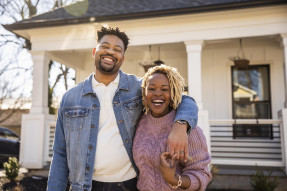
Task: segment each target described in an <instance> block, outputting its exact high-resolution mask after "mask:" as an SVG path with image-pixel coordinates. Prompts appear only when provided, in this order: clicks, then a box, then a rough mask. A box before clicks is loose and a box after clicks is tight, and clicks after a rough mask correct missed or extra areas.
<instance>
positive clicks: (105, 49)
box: [95, 35, 125, 74]
mask: <svg viewBox="0 0 287 191" xmlns="http://www.w3.org/2000/svg"><path fill="white" fill-rule="evenodd" d="M124 53H125V51H124V43H123V41H122V40H121V39H120V38H119V37H117V36H115V35H105V36H103V38H102V39H101V40H100V41H99V44H98V46H97V48H96V53H95V65H96V68H97V70H98V71H100V72H101V73H102V74H115V73H117V72H118V71H119V69H120V67H121V65H122V63H123V61H124Z"/></svg>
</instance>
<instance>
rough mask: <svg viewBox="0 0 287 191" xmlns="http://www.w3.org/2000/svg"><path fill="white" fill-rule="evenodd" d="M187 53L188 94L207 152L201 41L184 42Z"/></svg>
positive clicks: (207, 139) (206, 113) (208, 143)
mask: <svg viewBox="0 0 287 191" xmlns="http://www.w3.org/2000/svg"><path fill="white" fill-rule="evenodd" d="M184 43H185V46H186V52H187V71H188V74H187V76H188V94H189V95H190V96H191V97H193V98H194V99H195V101H196V103H197V106H198V109H199V111H198V126H199V127H201V128H202V130H203V133H204V135H205V137H206V141H207V145H208V150H209V152H210V151H211V149H210V148H211V146H210V126H209V117H208V111H207V110H203V103H202V83H201V80H202V75H201V52H202V48H203V45H204V41H203V40H197V41H185V42H184Z"/></svg>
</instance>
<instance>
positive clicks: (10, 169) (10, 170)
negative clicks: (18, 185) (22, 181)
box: [4, 157, 20, 182]
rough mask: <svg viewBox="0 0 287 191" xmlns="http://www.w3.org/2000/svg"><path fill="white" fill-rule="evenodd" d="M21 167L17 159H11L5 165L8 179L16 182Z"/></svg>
mask: <svg viewBox="0 0 287 191" xmlns="http://www.w3.org/2000/svg"><path fill="white" fill-rule="evenodd" d="M19 169H20V165H19V163H18V160H17V158H16V157H9V160H8V162H5V163H4V170H5V175H6V178H8V179H9V180H10V181H11V182H14V181H15V180H16V178H17V177H18V174H19Z"/></svg>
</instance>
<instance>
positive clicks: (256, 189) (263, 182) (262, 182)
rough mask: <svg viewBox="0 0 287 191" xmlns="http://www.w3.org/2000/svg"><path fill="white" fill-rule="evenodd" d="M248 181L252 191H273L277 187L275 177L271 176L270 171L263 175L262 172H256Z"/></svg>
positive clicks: (277, 182) (277, 183)
mask: <svg viewBox="0 0 287 191" xmlns="http://www.w3.org/2000/svg"><path fill="white" fill-rule="evenodd" d="M250 179H251V180H250V183H251V186H252V188H253V191H274V190H275V188H276V187H277V186H278V185H279V181H278V180H277V177H276V176H272V171H268V172H267V174H266V175H265V174H264V172H263V171H262V170H257V171H256V173H255V175H252V176H251V177H250Z"/></svg>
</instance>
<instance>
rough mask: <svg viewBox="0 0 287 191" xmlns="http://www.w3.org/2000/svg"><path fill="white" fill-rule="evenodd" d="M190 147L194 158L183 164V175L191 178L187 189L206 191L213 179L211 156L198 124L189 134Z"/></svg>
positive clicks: (191, 155) (190, 153)
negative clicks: (210, 166)
mask: <svg viewBox="0 0 287 191" xmlns="http://www.w3.org/2000/svg"><path fill="white" fill-rule="evenodd" d="M188 147H189V155H190V157H191V158H192V160H191V161H188V162H186V163H183V164H182V165H183V169H182V175H186V176H189V178H190V187H189V188H187V189H185V190H188V191H195V190H196V191H197V190H198V191H204V190H205V189H206V187H207V185H208V183H209V182H210V181H211V179H212V175H211V173H210V170H209V167H208V165H209V163H210V162H211V157H210V155H209V153H208V149H207V143H206V139H205V136H204V134H203V132H202V130H201V129H200V128H199V127H198V126H197V127H195V128H194V129H192V133H190V135H189V138H188Z"/></svg>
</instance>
